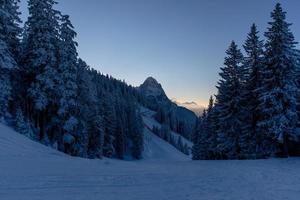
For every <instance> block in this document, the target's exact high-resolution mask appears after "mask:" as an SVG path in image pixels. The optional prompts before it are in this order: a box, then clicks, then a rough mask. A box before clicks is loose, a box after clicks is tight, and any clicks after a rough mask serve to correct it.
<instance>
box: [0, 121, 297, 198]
mask: <svg viewBox="0 0 300 200" xmlns="http://www.w3.org/2000/svg"><path fill="white" fill-rule="evenodd" d="M146 133H147V134H148V133H149V135H147V136H146V137H148V139H149V140H148V139H147V142H146V143H147V145H148V147H147V148H149V149H151V151H152V154H150V153H149V151H148V153H147V154H146V158H145V159H144V160H141V161H119V160H109V159H103V160H88V159H82V158H74V157H70V156H67V155H64V154H62V153H59V152H57V151H55V150H53V149H50V148H48V147H45V146H43V145H41V144H38V143H35V142H33V141H31V140H29V139H27V138H26V137H24V136H22V135H20V134H18V133H16V132H14V131H12V130H11V129H9V128H7V127H6V126H4V125H1V124H0V199H1V200H2V199H3V200H53V199H55V200H202V199H203V200H220V199H224V200H243V199H245V200H252V199H254V200H256V199H259V200H260V199H261V200H277V199H278V200H282V199H289V200H294V199H295V200H298V199H299V197H300V167H299V166H300V159H270V160H256V161H191V160H189V159H187V158H186V157H185V156H183V154H178V151H175V150H174V148H171V146H170V145H168V144H166V143H164V142H163V141H162V140H160V139H159V138H157V137H156V136H155V135H153V134H152V133H150V132H148V131H147V132H146ZM146 152H147V151H146Z"/></svg>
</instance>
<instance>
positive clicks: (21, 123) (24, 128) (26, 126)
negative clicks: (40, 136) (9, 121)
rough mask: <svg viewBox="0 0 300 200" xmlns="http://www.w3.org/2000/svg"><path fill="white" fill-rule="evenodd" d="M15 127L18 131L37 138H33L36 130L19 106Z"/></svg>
mask: <svg viewBox="0 0 300 200" xmlns="http://www.w3.org/2000/svg"><path fill="white" fill-rule="evenodd" d="M14 127H15V130H16V131H17V132H18V133H21V134H23V135H25V136H27V137H29V138H32V139H36V138H33V137H34V132H33V130H32V128H31V126H30V123H29V122H28V121H27V120H26V119H25V117H24V115H23V113H22V110H21V109H20V108H18V109H17V112H16V116H15V124H14Z"/></svg>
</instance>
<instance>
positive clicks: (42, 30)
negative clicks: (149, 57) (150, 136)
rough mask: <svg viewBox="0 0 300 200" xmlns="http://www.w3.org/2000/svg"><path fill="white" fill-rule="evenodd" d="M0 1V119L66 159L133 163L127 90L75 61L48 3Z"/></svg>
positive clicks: (130, 92) (138, 148) (64, 22)
mask: <svg viewBox="0 0 300 200" xmlns="http://www.w3.org/2000/svg"><path fill="white" fill-rule="evenodd" d="M19 2H20V0H4V1H0V26H1V28H0V118H1V121H2V122H4V121H5V122H6V123H8V124H9V125H11V126H13V127H14V128H15V129H16V130H17V131H18V132H20V133H22V134H24V135H27V136H28V137H30V138H32V139H34V140H37V141H40V142H41V143H44V144H46V145H49V146H52V147H53V148H56V149H58V150H60V151H62V152H65V153H68V154H70V155H73V156H81V157H87V158H101V157H103V156H106V157H117V158H120V159H124V158H127V157H131V158H134V159H140V158H141V157H142V150H143V134H142V133H143V125H142V120H141V117H140V113H139V111H138V107H137V102H138V101H139V100H141V99H142V97H141V95H140V94H138V92H137V91H136V89H135V88H133V87H130V86H128V85H126V83H124V82H121V81H118V80H115V79H113V78H111V77H108V76H104V75H102V74H101V73H99V72H98V71H96V70H93V69H91V68H90V67H89V66H88V65H87V64H86V63H85V62H84V61H83V60H81V59H79V58H78V53H77V43H76V41H75V38H76V32H75V31H74V27H73V25H72V23H71V21H70V18H69V16H68V15H63V14H62V13H61V12H60V11H58V10H56V9H54V5H55V4H56V2H55V1H54V0H29V1H28V9H29V17H28V20H27V21H26V22H25V25H24V27H23V28H21V23H22V22H21V20H20V14H21V13H20V12H19V11H18V9H19V7H18V4H19Z"/></svg>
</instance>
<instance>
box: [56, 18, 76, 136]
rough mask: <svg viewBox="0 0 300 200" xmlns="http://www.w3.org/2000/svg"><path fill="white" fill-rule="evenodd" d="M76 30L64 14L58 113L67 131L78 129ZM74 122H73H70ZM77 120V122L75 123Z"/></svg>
mask: <svg viewBox="0 0 300 200" xmlns="http://www.w3.org/2000/svg"><path fill="white" fill-rule="evenodd" d="M75 37H76V32H75V31H74V30H73V25H72V24H71V21H70V19H69V16H67V15H64V16H62V24H61V27H60V40H61V41H60V45H59V68H58V74H59V81H60V83H59V98H60V100H59V109H58V115H59V117H60V118H61V121H62V123H64V124H63V127H64V131H65V132H66V133H72V132H75V131H76V129H77V128H76V127H77V125H78V124H77V122H76V121H77V119H76V116H75V114H76V103H77V102H76V101H77V99H76V98H77V97H76V96H77V89H78V86H77V82H76V81H77V55H78V54H77V49H76V47H77V43H76V42H75V41H74V38H75ZM70 122H72V123H70ZM75 122H76V123H75Z"/></svg>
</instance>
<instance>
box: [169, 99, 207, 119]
mask: <svg viewBox="0 0 300 200" xmlns="http://www.w3.org/2000/svg"><path fill="white" fill-rule="evenodd" d="M173 102H174V103H176V104H177V105H178V106H182V107H185V108H187V109H189V110H191V111H193V112H194V113H195V114H196V115H197V116H200V115H201V114H202V113H203V110H204V109H205V107H204V106H201V105H198V104H197V103H196V102H194V101H192V102H183V103H182V102H179V101H176V100H175V101H173Z"/></svg>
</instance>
